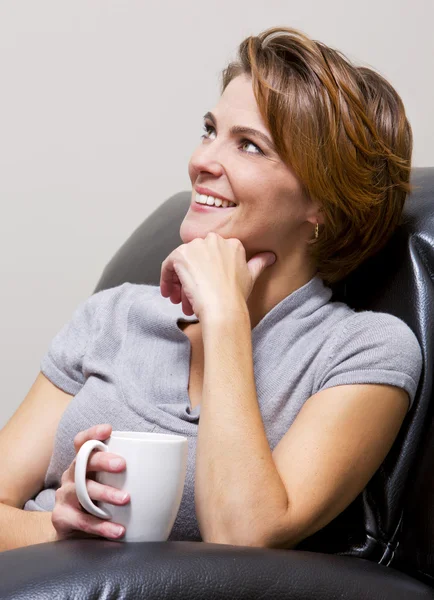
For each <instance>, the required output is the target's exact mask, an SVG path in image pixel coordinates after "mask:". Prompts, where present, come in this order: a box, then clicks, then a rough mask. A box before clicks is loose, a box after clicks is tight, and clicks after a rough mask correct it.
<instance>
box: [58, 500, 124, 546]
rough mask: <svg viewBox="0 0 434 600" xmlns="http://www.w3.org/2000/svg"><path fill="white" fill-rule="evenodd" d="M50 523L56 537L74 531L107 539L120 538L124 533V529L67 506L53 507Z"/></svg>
mask: <svg viewBox="0 0 434 600" xmlns="http://www.w3.org/2000/svg"><path fill="white" fill-rule="evenodd" d="M51 521H52V523H53V526H54V528H55V529H56V531H57V532H58V535H60V536H61V537H62V536H68V535H74V532H75V531H79V532H84V533H87V534H91V535H96V536H103V537H109V538H114V539H117V538H120V537H122V535H124V533H125V527H123V526H122V525H119V523H114V522H112V521H107V520H105V519H100V518H98V517H94V516H93V515H90V514H89V513H85V512H81V511H79V510H77V509H75V508H73V507H72V506H69V505H67V504H65V505H61V506H59V507H55V508H54V510H53V512H52V517H51Z"/></svg>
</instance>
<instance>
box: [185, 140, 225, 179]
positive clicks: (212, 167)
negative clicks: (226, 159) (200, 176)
mask: <svg viewBox="0 0 434 600" xmlns="http://www.w3.org/2000/svg"><path fill="white" fill-rule="evenodd" d="M190 165H191V167H192V168H193V169H194V171H196V172H197V173H199V172H204V171H206V172H207V173H212V174H213V175H216V176H218V175H220V174H221V173H222V172H223V165H222V158H221V153H220V152H219V150H218V148H217V147H216V145H215V142H213V143H212V144H210V143H208V144H207V145H201V146H199V147H198V148H196V150H195V151H194V153H193V154H192V156H191V159H190Z"/></svg>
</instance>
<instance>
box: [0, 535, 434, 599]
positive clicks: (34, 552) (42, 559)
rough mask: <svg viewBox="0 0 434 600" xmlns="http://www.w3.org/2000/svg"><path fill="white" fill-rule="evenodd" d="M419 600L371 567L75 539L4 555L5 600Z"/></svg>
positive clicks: (419, 594)
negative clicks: (194, 599)
mask: <svg viewBox="0 0 434 600" xmlns="http://www.w3.org/2000/svg"><path fill="white" fill-rule="evenodd" d="M100 597H104V598H106V599H112V598H113V599H115V598H116V599H124V598H146V599H147V600H154V599H155V600H163V599H164V600H165V599H167V600H169V599H170V600H172V599H173V598H177V600H191V599H192V598H209V599H213V600H214V599H222V600H226V599H227V600H234V599H237V600H243V599H246V600H247V599H249V600H250V599H252V598H261V600H268V599H269V600H278V599H280V598H282V599H283V598H285V599H291V600H336V598H340V599H342V600H343V599H346V598H348V599H351V600H362V599H363V600H366V599H367V598H369V599H370V600H375V599H376V598H378V599H380V598H381V600H389V599H390V600H409V599H410V598H411V600H419V599H421V600H422V599H428V598H429V599H430V600H432V599H433V598H434V590H433V589H432V588H430V587H428V586H427V585H426V584H424V583H422V582H420V581H417V580H416V579H413V578H412V577H410V576H408V575H405V574H403V573H401V572H400V571H397V570H395V569H392V568H388V567H384V566H380V565H377V564H376V563H373V562H371V561H367V560H364V559H360V558H352V557H347V556H345V557H344V556H336V555H327V554H319V553H313V552H305V551H298V550H270V549H263V548H247V547H239V546H229V545H223V544H206V543H203V542H144V543H130V544H127V543H121V542H115V541H109V540H103V539H101V540H100V539H71V540H62V541H60V542H52V543H45V544H36V545H33V546H26V547H24V548H17V549H15V550H8V551H5V552H2V553H1V554H0V598H1V599H2V600H12V599H13V600H21V599H24V598H32V599H34V598H56V600H60V599H62V598H100Z"/></svg>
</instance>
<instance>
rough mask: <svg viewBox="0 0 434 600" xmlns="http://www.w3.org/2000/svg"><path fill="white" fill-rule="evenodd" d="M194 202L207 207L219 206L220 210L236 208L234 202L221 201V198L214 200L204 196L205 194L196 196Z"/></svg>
mask: <svg viewBox="0 0 434 600" xmlns="http://www.w3.org/2000/svg"><path fill="white" fill-rule="evenodd" d="M196 202H198V203H199V204H207V205H208V206H221V207H222V208H227V207H232V206H236V204H235V203H234V202H229V201H228V200H222V199H221V198H214V197H213V196H206V195H205V194H196Z"/></svg>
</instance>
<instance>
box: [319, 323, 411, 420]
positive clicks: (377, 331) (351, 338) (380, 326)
mask: <svg viewBox="0 0 434 600" xmlns="http://www.w3.org/2000/svg"><path fill="white" fill-rule="evenodd" d="M421 372H422V351H421V348H420V345H419V342H418V340H417V338H416V336H415V334H414V333H413V331H412V330H411V329H410V328H409V327H408V325H407V324H406V323H404V321H402V320H401V319H398V317H395V316H393V315H389V314H387V313H376V312H372V311H363V312H359V313H354V314H353V315H352V316H351V317H350V318H349V319H348V321H347V322H346V324H344V326H343V328H341V329H340V333H339V332H338V334H337V335H336V339H335V343H334V344H333V345H332V351H331V353H330V356H329V357H328V362H327V364H326V366H325V368H324V374H323V377H322V380H321V381H320V384H319V389H318V391H320V390H323V389H326V388H330V387H333V386H336V385H346V384H353V383H382V384H388V385H394V386H397V387H400V388H402V389H404V390H405V391H406V392H407V393H408V395H409V398H410V404H409V410H410V408H411V406H412V404H413V401H414V398H415V395H416V391H417V387H418V384H419V378H420V375H421Z"/></svg>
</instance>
